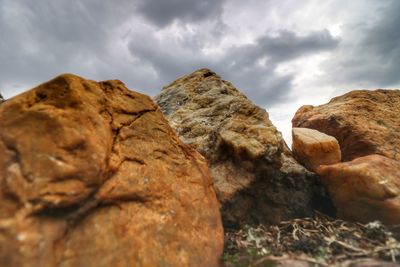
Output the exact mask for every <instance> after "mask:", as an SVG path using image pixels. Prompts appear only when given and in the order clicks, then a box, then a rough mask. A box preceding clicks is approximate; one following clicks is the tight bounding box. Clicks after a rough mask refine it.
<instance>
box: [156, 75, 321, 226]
mask: <svg viewBox="0 0 400 267" xmlns="http://www.w3.org/2000/svg"><path fill="white" fill-rule="evenodd" d="M155 100H156V102H157V103H158V105H159V106H160V107H161V110H162V111H163V113H164V114H165V115H166V116H167V118H168V119H169V121H170V124H171V126H172V127H173V128H174V129H175V130H176V132H177V133H178V134H179V136H180V137H181V139H182V140H183V141H184V142H185V143H186V144H189V145H191V146H192V147H194V148H196V149H197V150H198V151H199V152H200V153H201V154H202V155H204V157H205V158H206V159H207V160H208V163H209V167H210V170H211V176H212V177H213V178H214V183H215V188H216V191H217V195H218V198H219V200H220V202H221V204H222V216H223V220H224V223H225V224H227V225H230V224H231V223H233V224H237V223H239V224H241V223H244V222H245V223H276V222H279V221H281V220H284V219H289V218H294V217H302V216H308V215H310V214H311V213H312V203H311V202H312V198H313V195H314V193H315V192H314V190H315V187H314V185H315V180H316V177H315V175H314V174H312V173H310V172H308V171H307V170H305V169H304V168H303V167H302V166H300V165H299V164H298V163H297V162H296V161H295V160H294V159H293V157H292V156H291V154H290V152H289V150H288V148H287V146H286V144H285V143H284V141H283V139H282V137H281V134H280V133H279V132H278V131H277V130H276V128H275V127H274V126H273V125H272V123H271V122H270V120H269V118H268V114H267V112H266V111H265V110H264V109H261V108H259V107H257V106H255V105H254V104H253V103H251V101H250V100H248V99H247V98H246V96H244V95H243V94H242V93H241V92H239V91H238V90H237V89H236V88H234V87H233V85H232V84H231V83H229V82H227V81H224V80H221V78H220V77H219V76H217V75H216V74H215V73H214V72H212V71H210V70H208V69H201V70H198V71H196V72H194V73H192V74H190V75H187V76H184V77H182V78H180V79H178V80H176V81H175V82H173V83H172V84H170V85H169V86H167V87H165V88H164V89H163V90H162V91H161V92H160V94H159V95H158V96H156V97H155Z"/></svg>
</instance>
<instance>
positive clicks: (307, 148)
mask: <svg viewBox="0 0 400 267" xmlns="http://www.w3.org/2000/svg"><path fill="white" fill-rule="evenodd" d="M292 136H293V143H292V151H293V154H294V156H295V158H296V159H297V160H298V161H299V162H300V163H302V164H303V165H304V166H305V167H306V168H307V169H308V170H310V171H313V172H315V171H316V170H317V168H318V166H319V165H322V164H324V165H329V164H335V163H339V162H340V159H341V154H340V147H339V143H338V141H337V140H336V138H335V137H332V136H329V135H326V134H324V133H321V132H319V131H317V130H313V129H308V128H293V130H292Z"/></svg>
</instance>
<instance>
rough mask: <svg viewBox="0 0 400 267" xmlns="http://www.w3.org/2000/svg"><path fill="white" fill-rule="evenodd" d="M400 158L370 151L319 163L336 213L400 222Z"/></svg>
mask: <svg viewBox="0 0 400 267" xmlns="http://www.w3.org/2000/svg"><path fill="white" fill-rule="evenodd" d="M399 169H400V162H399V161H397V160H393V159H389V158H387V157H384V156H381V155H369V156H365V157H360V158H357V159H355V160H353V161H350V162H343V163H337V164H333V165H322V166H320V167H319V168H318V171H317V172H318V174H319V175H320V176H321V179H322V182H323V183H324V184H325V186H326V187H327V188H328V190H329V192H330V195H331V196H332V200H333V203H334V204H335V206H336V208H337V211H338V216H339V217H341V218H343V219H346V220H352V221H358V222H363V223H366V222H371V221H375V220H379V221H382V222H383V223H385V224H399V223H400V174H399Z"/></svg>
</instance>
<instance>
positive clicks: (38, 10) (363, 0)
mask: <svg viewBox="0 0 400 267" xmlns="http://www.w3.org/2000/svg"><path fill="white" fill-rule="evenodd" d="M399 14H400V1H399V0H380V1H378V0H351V1H349V0H324V1H321V0H302V1H298V0H247V1H242V0H221V1H219V0H203V1H202V0H114V1H106V0H103V1H102V0H69V1H67V0H36V1H32V0H0V36H1V38H0V92H1V93H2V94H3V95H4V96H5V97H6V98H9V97H12V96H14V95H15V94H17V93H20V92H22V91H24V90H27V89H30V88H32V87H33V86H35V85H37V84H39V83H41V82H44V81H46V80H49V79H51V78H53V77H54V76H56V75H58V74H60V73H65V72H70V73H75V74H78V75H81V76H83V77H86V78H90V79H95V80H106V79H120V80H122V81H123V82H125V83H126V84H127V86H128V87H129V88H131V89H133V90H137V91H140V92H143V93H146V94H148V95H152V96H153V95H155V94H156V93H157V92H158V91H159V90H160V89H161V88H162V87H163V86H165V85H167V84H168V83H170V82H171V81H173V80H175V79H176V78H177V77H179V76H182V75H185V74H188V73H190V72H192V71H194V70H196V69H198V68H202V67H208V68H211V69H212V70H214V71H215V72H217V73H218V74H220V75H221V76H222V77H223V78H224V79H226V80H229V81H231V82H232V83H233V84H234V85H236V87H238V88H239V89H240V90H241V91H243V92H244V93H245V94H247V95H248V97H249V98H250V99H252V100H253V101H254V102H255V103H256V104H258V105H260V106H262V107H264V108H266V109H267V110H268V112H269V113H270V117H271V119H272V120H273V122H274V123H275V125H276V126H277V127H278V128H279V129H280V130H281V131H282V132H283V134H284V136H285V138H286V139H289V137H290V127H291V125H290V120H291V118H292V117H293V115H294V112H295V111H296V110H297V109H298V108H299V107H300V106H301V105H305V104H313V105H317V104H322V103H325V102H327V101H328V100H329V99H331V98H332V97H334V96H337V95H340V94H343V93H345V92H347V91H350V90H353V89H361V88H365V89H373V88H399V87H400V67H399V63H400V15H399Z"/></svg>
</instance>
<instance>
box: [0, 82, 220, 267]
mask: <svg viewBox="0 0 400 267" xmlns="http://www.w3.org/2000/svg"><path fill="white" fill-rule="evenodd" d="M0 129H1V132H0V265H1V266H45V267H46V266H217V264H218V259H219V257H220V255H221V254H222V249H223V229H222V224H221V219H220V213H219V206H218V201H217V199H216V196H215V192H214V189H213V187H212V180H211V178H210V175H209V172H208V168H207V164H206V162H205V160H204V159H203V158H202V157H201V155H200V154H198V153H197V152H196V151H195V150H194V149H192V148H190V147H189V146H187V145H185V144H183V143H182V142H181V141H180V140H179V139H178V138H177V137H176V135H175V133H174V132H173V130H172V129H171V128H170V126H169V125H168V122H167V121H166V120H165V119H164V116H163V115H162V113H161V112H160V110H159V108H158V107H157V106H156V105H155V104H154V103H153V102H152V100H151V99H150V98H149V97H147V96H145V95H142V94H139V93H136V92H132V91H129V90H128V89H127V88H126V87H125V86H124V84H123V83H122V82H120V81H117V80H114V81H105V82H100V83H97V82H94V81H90V80H85V79H82V78H80V77H77V76H74V75H71V74H65V75H62V76H59V77H57V78H55V79H54V80H51V81H49V82H47V83H44V84H42V85H40V86H38V87H36V88H34V89H32V90H30V91H28V92H26V93H24V94H21V95H19V96H17V97H14V98H12V99H9V100H7V101H6V102H4V103H3V104H2V105H1V106H0Z"/></svg>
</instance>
